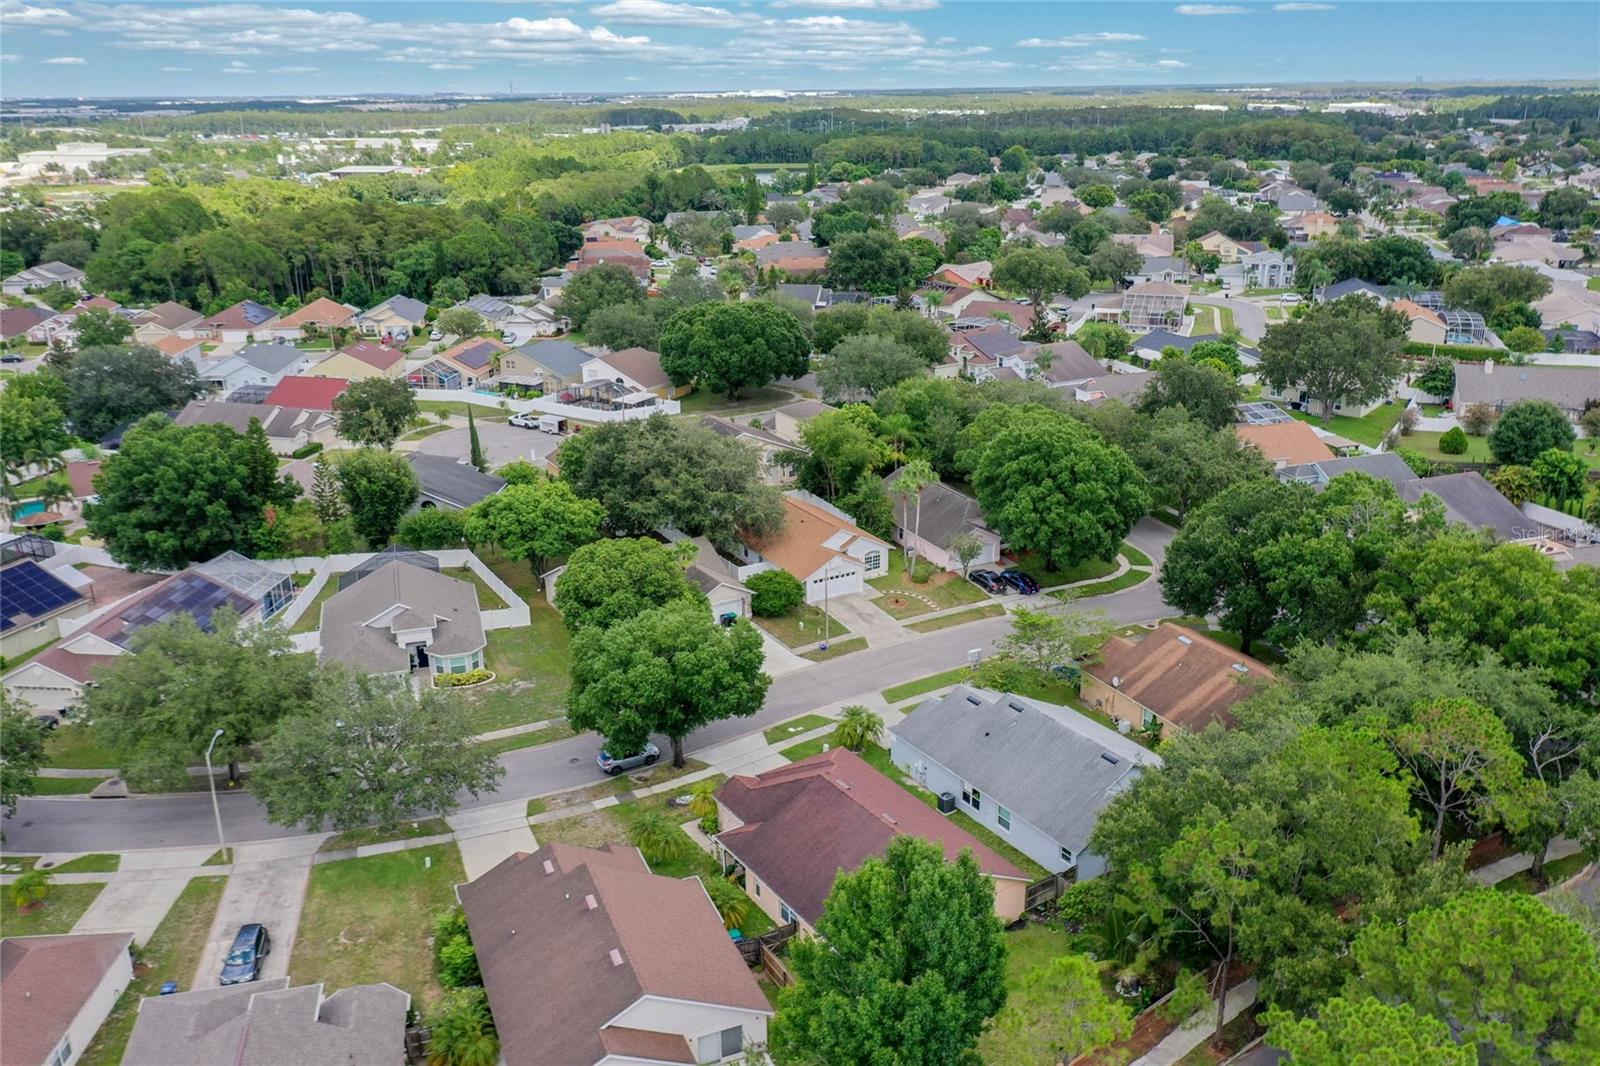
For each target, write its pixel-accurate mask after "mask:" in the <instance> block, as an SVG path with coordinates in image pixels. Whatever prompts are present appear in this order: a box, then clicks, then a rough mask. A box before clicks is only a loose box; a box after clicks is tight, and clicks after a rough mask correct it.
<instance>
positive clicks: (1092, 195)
mask: <svg viewBox="0 0 1600 1066" xmlns="http://www.w3.org/2000/svg"><path fill="white" fill-rule="evenodd" d="M1077 193H1078V199H1079V200H1081V201H1082V202H1083V205H1084V206H1085V207H1092V208H1095V209H1096V210H1098V209H1100V208H1102V207H1110V206H1111V205H1112V204H1114V203H1116V202H1117V194H1116V192H1115V190H1113V189H1112V188H1111V186H1109V185H1099V184H1096V185H1085V186H1083V187H1082V188H1080V189H1078V190H1077Z"/></svg>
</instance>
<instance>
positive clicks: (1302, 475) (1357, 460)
mask: <svg viewBox="0 0 1600 1066" xmlns="http://www.w3.org/2000/svg"><path fill="white" fill-rule="evenodd" d="M1341 474H1365V475H1367V476H1368V477H1374V478H1377V479H1378V480H1379V481H1387V482H1388V483H1389V484H1391V485H1393V486H1394V487H1395V491H1396V492H1399V491H1400V486H1402V485H1404V484H1405V483H1406V482H1408V481H1414V480H1416V477H1417V475H1416V472H1415V471H1414V470H1412V469H1411V467H1409V466H1407V465H1406V461H1405V460H1404V459H1402V458H1400V456H1399V455H1397V454H1395V453H1394V452H1373V453H1372V454H1370V455H1347V456H1343V457H1340V458H1335V459H1318V460H1316V461H1315V462H1310V463H1291V464H1289V465H1287V466H1280V467H1278V470H1277V477H1278V480H1279V481H1284V482H1289V483H1295V482H1298V483H1299V484H1302V485H1310V486H1311V487H1312V488H1313V489H1315V490H1316V491H1317V492H1321V491H1322V490H1323V489H1325V488H1327V487H1328V484H1329V483H1330V482H1331V481H1333V479H1334V478H1336V477H1338V476H1339V475H1341Z"/></svg>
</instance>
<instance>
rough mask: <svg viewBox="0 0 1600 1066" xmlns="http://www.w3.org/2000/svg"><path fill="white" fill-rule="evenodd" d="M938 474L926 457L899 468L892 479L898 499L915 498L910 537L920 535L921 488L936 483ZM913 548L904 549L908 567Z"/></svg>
mask: <svg viewBox="0 0 1600 1066" xmlns="http://www.w3.org/2000/svg"><path fill="white" fill-rule="evenodd" d="M938 483H939V475H938V474H936V473H934V470H933V466H932V464H930V463H929V462H928V461H927V460H926V459H913V460H911V461H910V462H909V463H907V464H906V465H905V466H903V467H901V468H900V473H899V475H898V476H897V477H896V478H895V479H894V490H895V493H896V494H897V495H899V497H900V499H901V500H902V501H903V502H905V503H910V502H911V498H912V497H913V496H915V497H916V498H917V516H916V519H915V520H914V522H913V528H912V530H911V532H912V539H913V540H916V539H919V538H921V536H922V490H923V489H925V488H927V487H928V486H929V485H937V484H938ZM916 555H917V552H916V549H915V548H908V549H906V565H907V567H908V568H909V566H910V564H911V562H912V560H914V559H915V558H916Z"/></svg>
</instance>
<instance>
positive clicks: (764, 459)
mask: <svg viewBox="0 0 1600 1066" xmlns="http://www.w3.org/2000/svg"><path fill="white" fill-rule="evenodd" d="M700 424H701V425H702V426H705V427H706V428H707V429H709V430H710V431H711V432H713V433H715V434H716V435H717V436H719V437H730V438H732V439H733V440H736V441H739V442H740V443H741V444H744V445H746V446H747V447H750V448H753V449H755V452H756V455H757V456H759V458H760V463H761V480H762V481H763V482H765V483H766V484H768V485H786V484H788V483H789V482H791V481H793V480H794V471H793V470H792V469H791V468H790V467H788V466H786V465H785V464H784V463H783V462H782V461H781V460H780V456H782V455H783V454H784V453H785V452H793V451H802V452H803V451H805V449H804V448H797V447H795V445H794V444H792V443H791V442H789V441H787V440H784V439H783V438H782V437H780V436H778V435H777V434H776V433H773V432H772V431H771V430H767V429H762V428H760V427H758V426H752V425H750V424H749V423H746V422H738V421H735V420H734V419H731V418H722V417H720V416H718V415H706V416H704V417H702V418H701V419H700Z"/></svg>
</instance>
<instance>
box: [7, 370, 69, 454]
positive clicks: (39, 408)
mask: <svg viewBox="0 0 1600 1066" xmlns="http://www.w3.org/2000/svg"><path fill="white" fill-rule="evenodd" d="M46 377H53V376H52V375H47V374H44V373H38V374H29V375H27V376H26V377H22V378H14V379H12V380H11V381H9V382H7V387H6V389H5V390H4V391H0V465H3V467H4V476H5V477H7V478H9V479H12V480H16V481H21V480H23V478H24V477H25V476H26V475H25V474H24V473H23V471H24V470H25V469H26V468H27V467H28V466H30V465H31V464H33V463H35V462H43V461H46V460H49V459H52V458H54V457H55V456H58V455H60V454H61V452H62V451H64V450H65V449H67V448H69V447H71V445H72V434H70V433H68V432H67V416H66V414H65V413H64V412H63V411H62V409H61V406H60V404H59V403H58V402H57V400H55V399H54V398H52V397H51V396H50V395H47V394H46V392H45V391H44V390H42V389H37V388H34V389H30V388H29V387H28V384H27V383H32V382H35V381H36V380H38V379H43V378H46Z"/></svg>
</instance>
